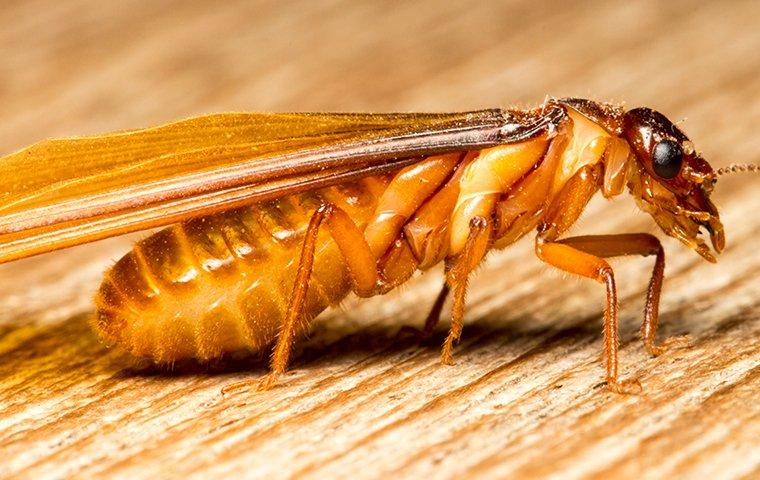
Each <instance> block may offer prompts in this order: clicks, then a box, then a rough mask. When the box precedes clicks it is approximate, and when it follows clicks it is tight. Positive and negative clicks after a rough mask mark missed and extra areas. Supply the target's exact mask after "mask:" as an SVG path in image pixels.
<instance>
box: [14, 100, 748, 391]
mask: <svg viewBox="0 0 760 480" xmlns="http://www.w3.org/2000/svg"><path fill="white" fill-rule="evenodd" d="M0 162H2V163H1V164H2V171H3V174H4V175H3V176H4V179H3V180H2V181H0V192H2V197H1V200H0V262H6V261H10V260H14V259H18V258H22V257H27V256H30V255H35V254H39V253H43V252H47V251H51V250H55V249H59V248H64V247H68V246H72V245H76V244H80V243H84V242H89V241H93V240H96V239H100V238H105V237H108V236H113V235H118V234H123V233H126V232H131V231H136V230H141V229H147V228H153V227H158V226H162V225H171V226H169V227H168V228H166V229H163V230H160V231H158V232H157V233H154V234H153V235H151V236H149V237H147V238H145V239H144V240H142V241H139V242H138V243H137V244H136V245H135V247H134V248H133V249H132V251H130V252H129V253H128V254H126V255H125V256H124V257H122V258H121V259H120V260H119V261H118V262H116V264H115V265H114V266H113V267H112V268H111V269H110V270H109V271H108V272H107V273H106V274H105V277H104V279H103V282H102V284H101V286H100V289H99V290H98V292H97V294H96V296H95V304H96V311H95V313H94V315H93V319H92V326H93V328H94V329H95V330H96V331H97V333H98V334H99V335H100V336H101V337H102V339H103V340H104V341H105V342H107V343H108V344H109V345H117V346H119V347H121V348H122V349H123V350H126V351H127V352H129V353H131V354H132V355H134V356H137V357H145V358H149V359H152V360H154V361H156V362H158V363H172V362H175V361H178V360H181V359H186V358H190V359H197V360H200V361H208V360H211V359H215V358H218V357H221V356H223V355H224V354H227V353H229V352H235V351H241V350H249V351H260V350H262V349H265V348H267V347H268V346H271V345H273V351H272V352H273V353H272V357H271V371H270V373H269V374H268V375H266V376H265V377H264V378H263V379H261V381H260V383H259V387H260V388H262V389H266V388H269V387H271V386H272V385H274V384H275V382H276V380H277V377H278V376H279V375H281V374H282V373H283V372H284V371H285V369H286V367H287V365H288V362H289V359H290V356H291V349H292V346H293V342H294V341H295V339H296V338H297V337H298V336H299V335H301V334H303V333H304V332H306V331H307V330H308V328H309V324H310V321H311V320H312V319H313V318H314V317H315V316H317V315H318V314H319V313H320V312H322V311H323V310H325V309H326V308H327V307H328V306H331V305H336V304H338V303H339V302H341V301H342V300H343V299H344V298H345V297H346V296H347V295H348V294H349V293H350V292H353V293H355V294H357V295H358V296H359V297H370V296H373V295H382V294H384V293H387V292H389V291H391V290H393V289H394V288H396V287H397V286H399V285H400V284H402V283H404V282H405V281H407V280H408V279H409V278H410V277H412V276H413V275H414V274H415V272H417V271H418V270H427V269H429V268H431V267H433V266H434V265H436V264H438V263H440V262H443V263H444V265H445V282H444V286H443V288H442V290H441V293H440V295H439V296H438V298H437V299H436V300H435V302H434V305H433V308H432V311H431V312H430V315H429V316H428V318H427V320H426V322H425V326H424V328H423V329H422V330H419V331H417V332H418V334H419V336H421V337H426V336H429V335H430V334H431V333H432V332H433V329H434V327H435V325H436V323H437V322H438V320H439V317H440V313H441V310H442V306H443V304H444V301H445V299H446V297H447V296H448V295H449V294H450V293H451V295H452V296H453V305H452V313H451V327H450V330H449V333H448V336H447V337H446V340H445V342H444V344H443V349H442V353H441V361H442V362H443V363H445V364H451V363H452V351H453V348H454V345H455V344H456V343H457V341H458V340H459V338H460V335H461V333H462V327H463V315H464V306H465V294H466V290H467V285H468V279H469V277H470V275H471V273H472V271H473V270H474V269H475V267H476V266H477V265H478V264H479V263H480V262H481V261H482V260H483V258H484V257H485V255H486V254H487V253H488V252H489V251H490V250H494V249H503V248H505V247H507V246H509V245H511V244H512V243H514V242H515V241H516V240H517V239H519V238H521V237H523V236H525V235H527V234H528V233H529V232H531V231H536V232H537V233H536V236H535V253H536V255H537V256H538V258H539V259H541V260H542V261H544V262H546V263H547V264H549V265H552V266H554V267H557V268H558V269H560V270H564V271H565V272H569V273H571V274H575V275H579V276H581V277H585V278H590V279H592V280H595V281H597V282H599V283H601V284H603V285H604V286H605V289H606V293H607V297H606V306H605V309H604V321H603V325H604V328H603V337H604V354H605V355H604V357H605V367H606V377H605V380H606V384H607V387H608V388H609V389H610V390H612V391H614V392H619V393H634V392H638V391H640V390H641V385H640V383H639V381H638V380H635V379H630V380H621V379H620V378H619V376H618V350H617V349H618V300H617V293H616V287H615V276H614V273H613V270H612V268H611V267H610V265H609V264H608V263H607V261H606V260H605V259H606V258H609V257H618V256H627V255H641V256H654V257H655V264H654V270H653V273H652V278H651V281H650V283H649V288H648V290H647V300H646V308H645V310H644V320H643V324H642V327H641V333H642V337H643V343H644V346H645V348H646V350H647V351H648V352H649V353H651V354H652V355H659V354H661V353H663V352H664V351H665V350H666V349H667V348H668V347H671V346H673V345H680V344H682V343H683V339H681V338H674V339H670V340H666V341H665V342H663V343H662V344H657V343H656V341H655V337H656V331H657V319H658V305H659V300H660V291H661V288H662V281H663V273H664V266H665V257H664V253H663V248H662V246H661V244H660V241H659V240H658V239H657V238H656V237H655V236H653V235H650V234H648V233H636V234H607V235H591V236H574V237H570V236H567V232H568V230H569V229H570V227H571V226H572V225H573V224H574V223H575V222H576V220H577V219H578V217H579V216H580V215H581V213H582V212H583V210H584V208H585V206H586V204H587V203H588V202H589V200H590V199H591V198H592V197H593V196H594V195H595V194H596V193H597V192H601V194H602V195H603V196H604V197H606V198H612V197H615V196H617V195H620V194H621V193H623V191H624V190H625V189H626V187H627V189H628V191H629V192H630V193H631V195H632V196H633V197H634V199H635V200H636V202H637V203H638V205H639V207H641V209H642V210H644V211H646V212H647V213H649V214H650V215H651V216H652V217H653V218H654V220H655V222H656V223H657V224H658V225H659V226H660V227H661V228H662V230H663V231H664V232H665V233H666V234H667V235H670V236H672V237H675V238H677V239H678V240H680V241H681V242H683V243H684V244H686V245H687V246H688V247H690V248H691V249H693V250H695V251H696V252H697V253H698V254H699V255H701V256H702V257H703V258H704V259H706V260H708V261H710V262H714V261H715V259H716V258H715V254H717V253H720V251H721V250H723V248H724V243H725V239H724V233H723V226H722V224H721V221H720V218H719V215H718V211H717V209H716V207H715V206H714V205H713V203H712V202H711V201H710V194H711V192H712V190H713V186H714V184H715V182H716V180H717V177H718V175H719V174H723V173H727V172H729V171H733V170H742V169H743V170H747V169H754V170H757V167H756V166H753V165H747V166H739V167H735V168H733V169H731V168H729V169H721V170H718V171H717V172H716V171H713V169H712V168H711V167H710V165H709V164H708V163H707V162H706V161H705V160H703V159H702V157H701V156H700V155H699V154H698V153H697V152H696V150H695V149H694V147H693V145H692V143H691V142H690V141H689V139H688V138H687V137H686V135H685V134H684V133H683V132H682V131H681V129H679V128H678V127H677V126H675V125H674V124H673V123H672V122H670V121H669V120H668V119H667V118H666V117H665V116H663V115H662V114H660V113H658V112H656V111H654V110H651V109H648V108H634V109H631V110H626V109H625V108H623V107H622V106H619V105H612V104H607V103H600V102H595V101H591V100H583V99H575V98H565V99H549V100H547V101H545V102H544V104H542V105H540V106H539V107H537V108H533V109H528V110H518V109H490V110H482V111H475V112H466V113H453V114H330V113H328V114H323V113H306V114H268V113H263V114H244V113H240V114H236V113H228V114H215V115H208V116H202V117H197V118H191V119H189V120H185V121H181V122H177V123H172V124H168V125H164V126H160V127H155V128H150V129H145V130H135V131H128V132H122V133H114V134H106V135H100V136H94V137H84V138H73V139H62V140H50V141H45V142H41V143H38V144H36V145H33V146H31V147H29V148H27V149H25V150H21V151H19V152H17V153H15V154H12V155H9V156H7V157H4V158H2V159H0ZM324 227H326V228H324ZM701 229H704V230H705V231H706V232H707V233H708V234H709V236H710V240H711V244H712V249H710V247H708V246H707V245H706V244H705V242H704V241H703V240H702V238H701V236H700V235H701ZM246 384H247V383H246ZM237 386H239V385H235V387H237Z"/></svg>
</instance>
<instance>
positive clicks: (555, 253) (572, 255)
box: [536, 237, 641, 393]
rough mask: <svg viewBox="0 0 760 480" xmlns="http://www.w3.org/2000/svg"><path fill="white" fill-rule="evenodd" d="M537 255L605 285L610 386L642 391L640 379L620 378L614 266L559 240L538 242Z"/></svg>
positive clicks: (605, 316) (605, 341) (621, 389)
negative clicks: (620, 379) (621, 379)
mask: <svg viewBox="0 0 760 480" xmlns="http://www.w3.org/2000/svg"><path fill="white" fill-rule="evenodd" d="M536 255H537V256H538V258H540V259H541V260H543V261H544V262H546V263H548V264H549V265H552V266H554V267H557V268H559V269H560V270H564V271H566V272H569V273H574V274H576V275H580V276H583V277H586V278H591V279H593V280H596V281H597V282H599V283H602V284H604V285H605V287H606V289H607V304H606V306H605V308H604V353H605V366H606V369H607V377H606V380H607V387H608V388H609V389H610V390H612V391H614V392H617V393H637V392H639V391H640V390H641V384H640V383H639V381H638V380H626V381H623V382H620V381H619V380H618V344H619V341H620V340H619V336H618V301H617V289H616V287H615V276H614V274H613V272H612V267H610V265H609V264H608V263H607V262H606V261H605V260H604V259H602V258H600V257H597V256H596V255H591V254H588V253H586V252H584V251H582V250H579V249H577V248H574V247H572V246H570V245H566V244H563V243H557V242H544V241H543V239H542V238H541V237H538V239H537V241H536Z"/></svg>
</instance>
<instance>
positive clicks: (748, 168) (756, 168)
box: [715, 163, 760, 177]
mask: <svg viewBox="0 0 760 480" xmlns="http://www.w3.org/2000/svg"><path fill="white" fill-rule="evenodd" d="M745 172H754V173H758V172H760V165H758V164H755V163H734V164H731V165H729V166H727V167H723V168H719V169H718V170H717V171H716V172H715V176H717V177H720V176H721V175H727V174H729V173H745Z"/></svg>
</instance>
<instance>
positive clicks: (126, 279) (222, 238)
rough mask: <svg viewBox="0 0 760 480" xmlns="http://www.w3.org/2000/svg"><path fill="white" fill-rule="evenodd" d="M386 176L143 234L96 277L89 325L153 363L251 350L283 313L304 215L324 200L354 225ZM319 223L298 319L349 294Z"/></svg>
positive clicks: (367, 213) (367, 212)
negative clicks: (99, 281) (101, 276)
mask: <svg viewBox="0 0 760 480" xmlns="http://www.w3.org/2000/svg"><path fill="white" fill-rule="evenodd" d="M387 181H388V178H386V177H372V178H367V179H363V180H361V181H360V182H356V183H349V184H343V185H339V186H335V187H330V188H326V189H323V190H318V191H314V192H306V193H303V194H297V195H292V196H288V197H284V198H281V199H278V200H276V201H271V202H265V203H260V204H254V205H251V206H248V207H245V208H241V209H236V210H232V211H229V212H224V213H221V214H218V215H212V216H208V217H202V218H198V219H194V220H190V221H187V222H184V223H180V224H176V225H174V226H172V227H169V228H166V229H164V230H161V231H159V232H157V233H155V234H153V235H151V236H150V237H148V238H146V239H144V240H142V241H140V242H138V243H137V244H136V245H135V247H134V248H133V249H132V251H131V252H129V253H128V254H127V255H125V256H124V257H122V258H121V259H120V260H119V261H118V262H117V263H116V264H115V265H114V266H113V268H111V270H110V271H108V272H107V274H106V275H105V278H104V280H103V283H102V284H101V286H100V290H99V291H98V294H97V296H96V306H97V311H96V314H95V317H94V327H95V330H96V331H97V332H98V333H99V334H100V335H101V337H102V338H103V339H104V340H105V341H106V342H108V343H110V344H114V345H118V346H120V347H122V348H123V349H125V350H126V351H128V352H130V353H132V354H133V355H135V356H138V357H147V358H152V359H154V360H156V361H158V362H173V361H176V360H180V359H184V358H197V359H200V360H208V359H212V358H217V357H219V356H221V355H222V354H223V353H226V352H234V351H238V350H253V351H255V350H259V349H261V348H262V347H264V346H266V345H267V344H269V343H271V342H272V341H273V340H274V339H275V338H276V334H277V330H278V327H279V325H280V322H281V321H282V319H283V318H284V315H285V311H286V308H287V304H288V299H289V298H290V296H291V292H292V288H293V280H294V277H295V272H296V268H297V266H298V259H299V256H300V251H301V243H302V241H303V236H304V233H305V231H306V227H307V225H308V223H309V219H310V216H311V214H312V213H313V212H314V211H315V210H316V208H317V207H318V206H319V205H320V204H321V203H322V202H332V203H335V204H336V205H338V206H339V207H341V208H343V209H344V210H345V211H346V212H347V213H348V214H349V215H350V216H351V217H352V218H353V219H354V221H355V222H356V223H357V224H358V225H359V226H360V227H362V228H363V227H364V226H365V224H366V222H368V221H369V219H370V217H371V215H372V214H373V212H374V210H375V206H376V204H377V198H378V196H379V194H380V193H381V192H382V191H383V190H384V189H385V186H386V184H387ZM322 230H323V231H322V232H320V237H319V241H318V244H317V249H316V256H315V261H314V271H313V273H312V278H311V282H310V284H309V293H308V297H307V302H306V308H305V312H306V317H307V318H311V317H313V316H315V315H317V314H319V313H320V312H321V311H322V310H324V309H325V308H327V307H328V306H330V305H334V304H337V303H338V302H340V301H341V300H342V299H343V298H344V297H345V296H346V295H347V294H348V293H349V291H350V283H349V279H348V276H347V271H346V268H345V263H344V260H343V257H342V256H341V255H340V252H339V251H338V249H337V247H336V246H335V244H334V242H333V241H332V240H330V238H329V235H328V233H327V229H322ZM305 326H306V323H305V322H304V325H302V326H301V327H300V330H301V331H302V330H303V328H305Z"/></svg>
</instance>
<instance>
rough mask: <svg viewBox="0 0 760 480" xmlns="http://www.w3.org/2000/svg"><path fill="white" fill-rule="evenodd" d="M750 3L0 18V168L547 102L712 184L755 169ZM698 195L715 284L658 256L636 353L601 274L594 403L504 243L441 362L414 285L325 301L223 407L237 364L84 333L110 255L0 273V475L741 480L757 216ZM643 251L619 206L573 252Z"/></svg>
mask: <svg viewBox="0 0 760 480" xmlns="http://www.w3.org/2000/svg"><path fill="white" fill-rule="evenodd" d="M759 20H760V10H758V6H757V3H756V2H753V1H744V2H742V1H735V2H726V3H720V2H715V3H709V4H708V3H706V2H699V1H673V2H655V1H651V2H626V3H625V4H624V5H623V4H620V3H618V2H614V3H613V2H609V3H608V2H603V1H588V2H541V1H512V2H476V1H474V0H473V1H461V2H432V1H422V2H403V1H400V0H399V1H392V2H357V1H352V0H345V1H338V0H334V1H333V0H330V1H322V2H308V1H304V2H243V1H230V2H223V3H222V2H214V3H213V4H212V3H210V2H209V3H206V2H202V1H198V2H180V1H160V2H157V1H145V2H137V1H127V2H99V1H97V0H73V1H69V2H53V1H50V0H32V1H23V2H22V1H18V2H11V1H4V2H2V5H1V6H0V25H2V27H3V28H1V29H0V58H1V59H2V60H0V105H2V112H3V122H2V123H0V150H2V151H3V152H10V151H13V150H14V149H17V148H20V147H22V146H24V145H27V144H29V143H32V142H34V141H36V140H40V139H42V138H46V137H53V136H61V135H70V134H85V133H93V132H101V131H106V130H112V129H120V128H134V127H142V126H147V125H152V124H157V123H161V122H165V121H169V120H173V119H177V118H182V117H185V116H189V115H193V114H200V113H208V112H213V111H225V110H250V111H256V110H273V111H288V110H307V111H308V110H333V111H339V110H356V111H382V110H403V111H415V110H432V111H435V110H438V111H449V110H463V109H475V108H481V107H490V106H499V105H508V104H513V103H518V104H522V105H525V104H528V103H536V102H540V101H541V100H543V98H544V96H545V95H546V94H552V95H555V96H561V95H579V96H590V97H594V98H599V99H612V100H626V101H627V102H628V104H629V105H638V104H643V105H648V106H653V107H656V108H658V109H660V110H661V111H663V112H665V113H666V114H668V115H669V116H671V117H675V118H685V117H688V120H686V123H685V125H684V128H685V129H686V130H687V132H688V133H689V134H690V136H691V137H692V138H693V139H694V140H695V143H696V145H697V147H698V148H700V149H702V151H703V152H704V155H705V157H706V158H708V159H710V160H711V162H712V163H713V165H715V166H724V165H727V164H728V163H730V162H737V161H756V159H757V158H758V151H760V135H758V134H757V131H756V126H757V125H758V123H760V102H758V99H757V92H758V91H760V75H758V74H759V73H760V57H759V56H758V54H757V52H758V51H760V29H758V28H757V27H758V21H759ZM758 180H759V179H758V178H757V177H756V176H755V177H754V178H753V177H752V176H750V175H747V176H744V177H740V176H737V177H733V178H730V179H726V180H722V181H721V182H720V183H719V184H718V187H717V188H718V191H717V193H716V198H717V201H718V202H719V204H720V206H721V208H722V215H723V219H724V223H725V225H726V231H727V235H728V248H727V249H726V252H725V254H724V255H723V256H722V258H721V259H720V262H719V264H718V265H709V264H706V263H705V262H703V261H701V260H700V259H699V258H698V257H697V256H696V255H695V254H693V253H692V252H690V251H687V250H685V249H684V248H683V247H681V246H680V245H679V244H677V243H676V242H674V241H671V240H668V241H667V242H666V252H667V255H668V257H667V259H668V260H667V269H666V283H665V291H664V297H663V304H662V328H661V337H665V336H669V335H680V334H689V335H691V337H692V343H691V345H690V346H689V347H688V348H684V349H681V350H676V351H672V352H669V353H667V354H665V355H663V356H661V357H659V358H650V357H649V356H647V355H646V354H645V353H644V350H643V347H642V346H641V343H640V341H639V340H638V336H637V329H638V325H639V322H640V321H641V318H642V314H641V309H642V307H643V292H644V287H645V285H646V281H647V275H648V273H649V270H650V268H651V263H650V260H644V259H633V260H625V261H620V262H617V263H616V264H615V267H616V273H617V276H618V280H619V284H620V289H621V301H622V338H623V344H622V347H621V360H622V375H623V378H630V377H638V378H640V379H641V381H642V383H643V385H644V389H645V393H644V394H643V395H641V396H620V395H615V394H611V393H608V392H606V391H605V390H604V389H603V388H600V387H599V384H600V382H601V380H602V378H603V369H602V364H601V362H600V352H601V343H602V340H601V333H600V330H601V326H600V319H601V308H602V301H603V292H602V290H601V289H600V288H599V287H598V286H597V285H595V284H592V283H591V282H583V281H579V280H574V279H568V278H564V277H562V276H560V275H556V274H555V273H553V272H551V271H550V270H549V269H548V268H546V267H543V266H541V265H540V264H539V262H538V261H537V260H535V259H534V257H533V256H532V253H531V249H530V242H529V241H526V242H522V243H520V244H519V245H517V246H515V247H514V248H511V249H510V250H508V251H505V252H500V253H498V254H495V255H493V256H491V257H490V258H489V261H488V264H487V265H486V266H485V267H484V268H483V269H482V270H481V271H480V273H479V276H478V277H477V278H476V279H475V281H474V282H473V284H472V293H471V295H470V297H469V307H468V310H467V320H466V325H465V330H464V337H463V340H462V342H461V344H460V346H459V347H458V349H457V350H456V353H455V355H456V356H455V359H456V361H457V365H456V366H454V367H445V366H441V365H439V363H438V355H439V345H440V343H441V341H442V340H443V337H444V335H445V328H446V326H445V325H443V326H442V327H441V330H439V332H438V334H437V335H436V337H435V338H434V339H433V340H432V341H431V342H429V343H426V344H424V345H422V346H417V345H416V344H414V343H413V342H410V341H397V340H396V339H395V333H396V331H397V330H398V328H399V327H400V326H401V325H407V324H411V325H418V324H420V323H421V322H422V320H423V318H424V315H425V312H426V310H427V309H428V307H429V303H430V302H432V299H433V297H434V295H435V292H436V290H437V288H438V286H439V284H440V281H441V280H440V272H438V271H436V272H431V273H430V274H429V275H426V276H425V277H422V278H420V279H417V280H415V281H414V282H412V284H410V286H408V287H407V288H405V289H403V291H401V292H398V293H394V294H391V295H388V296H386V297H381V298H375V299H371V300H369V301H362V302H359V301H356V300H351V301H349V302H348V303H347V304H346V308H344V309H342V310H340V311H336V312H330V313H328V314H326V315H324V316H323V317H321V318H320V320H319V321H318V322H317V323H316V325H315V328H314V332H313V335H312V336H311V337H310V338H309V339H308V340H305V341H304V342H301V343H300V344H299V349H298V353H297V356H296V360H295V363H294V365H293V369H292V371H291V372H290V373H289V374H288V375H287V376H286V378H285V383H284V385H282V386H281V387H278V388H275V389H274V390H272V391H269V392H266V393H263V394H262V393H253V392H240V393H236V394H234V395H232V396H229V397H224V398H223V397H222V396H221V395H220V389H221V388H222V387H223V386H225V385H228V384H230V383H232V382H234V381H236V380H240V379H244V378H252V377H257V376H259V375H262V374H263V373H264V371H265V364H264V363H265V362H263V361H262V359H239V360H235V361H228V362H226V363H223V364H220V365H214V366H197V365H196V366H193V365H185V366H178V367H177V368H175V369H174V370H172V371H161V370H156V369H153V368H151V367H150V366H147V365H140V364H135V363H133V362H132V361H130V360H129V359H127V358H124V357H123V356H122V355H120V354H119V353H118V352H114V351H109V350H107V349H105V348H104V347H103V346H101V345H100V344H99V343H98V341H97V340H96V339H95V338H94V336H93V334H92V333H91V332H90V330H89V328H88V325H87V320H88V316H89V315H90V314H91V313H92V304H91V297H92V294H93V292H94V291H95V289H96V288H97V285H98V283H99V275H100V274H101V272H102V271H103V270H104V269H105V268H106V267H107V265H109V264H110V262H112V261H113V260H114V259H116V258H118V257H119V256H120V255H121V254H123V253H124V252H126V250H127V249H128V248H129V245H130V243H131V242H132V241H133V240H134V238H136V237H135V236H132V237H122V238H117V239H111V240H107V241H103V242H99V243H96V244H92V245H87V246H83V247H78V248H74V249H71V250H67V251H63V252H59V253H55V254H50V255H45V256H41V257H37V258H32V259H28V260H25V261H20V262H16V263H12V264H8V265H4V266H2V267H0V311H1V312H2V314H1V315H0V392H1V393H0V477H1V478H74V477H76V478H88V477H89V478H94V477H97V478H156V477H157V476H160V477H161V478H222V477H231V476H234V477H238V478H240V477H243V478H397V477H398V478H426V477H432V476H435V478H499V477H500V478H558V477H561V478H611V477H616V478H665V477H675V478H700V479H701V478H758V477H759V476H760V440H758V439H760V402H758V397H759V396H760V342H758V338H759V337H760V297H758V291H759V290H760V278H759V276H758V272H759V271H760V270H759V267H760V249H759V248H758V240H757V238H758V234H760V218H759V217H758V214H757V212H758V211H760V194H759V193H758V184H757V181H758ZM641 230H644V231H655V228H654V227H653V223H652V221H651V219H649V218H648V217H647V216H646V215H645V214H642V213H640V212H637V211H636V210H635V208H634V207H633V203H632V202H631V201H630V200H629V199H627V198H622V199H620V200H619V201H616V202H613V203H610V202H606V201H603V200H601V199H597V200H595V201H594V202H593V203H592V204H591V206H590V207H589V209H588V211H587V215H586V216H585V217H584V218H583V221H582V222H581V225H580V226H579V227H578V228H577V231H578V232H585V233H606V232H618V231H641Z"/></svg>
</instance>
